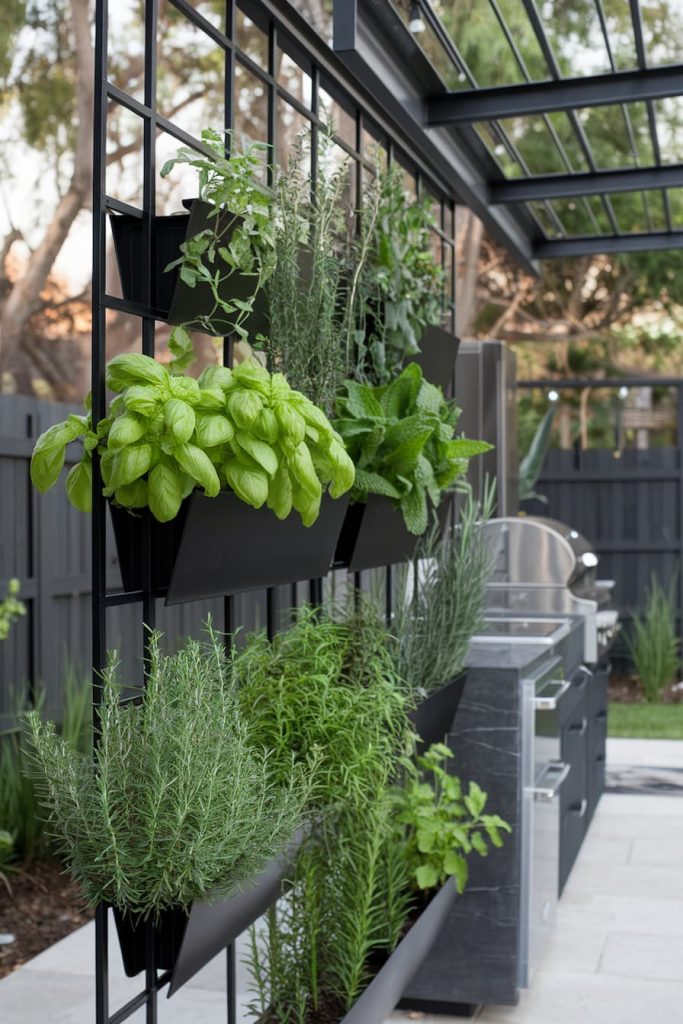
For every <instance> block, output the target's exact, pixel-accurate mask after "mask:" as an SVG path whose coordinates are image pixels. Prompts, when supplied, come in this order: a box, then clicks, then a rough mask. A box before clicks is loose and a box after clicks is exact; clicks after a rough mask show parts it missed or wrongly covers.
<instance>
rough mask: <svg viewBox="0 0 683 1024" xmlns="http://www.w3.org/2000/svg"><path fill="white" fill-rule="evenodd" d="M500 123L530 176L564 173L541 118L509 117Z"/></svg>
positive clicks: (561, 161) (562, 164)
mask: <svg viewBox="0 0 683 1024" xmlns="http://www.w3.org/2000/svg"><path fill="white" fill-rule="evenodd" d="M500 123H501V126H502V127H503V128H504V129H505V131H506V132H507V134H508V136H509V137H510V139H511V140H512V142H513V143H514V145H515V146H516V147H517V150H518V151H519V153H520V155H521V157H522V159H523V160H524V161H525V163H526V165H527V167H528V168H529V173H530V174H554V173H561V172H562V171H566V169H567V168H566V166H565V163H564V161H563V159H562V157H561V155H560V151H559V150H558V148H557V146H556V145H555V142H554V140H553V137H552V135H551V133H550V131H549V130H548V127H547V125H546V123H545V121H544V120H543V118H541V117H511V118H506V120H504V121H501V122H500Z"/></svg>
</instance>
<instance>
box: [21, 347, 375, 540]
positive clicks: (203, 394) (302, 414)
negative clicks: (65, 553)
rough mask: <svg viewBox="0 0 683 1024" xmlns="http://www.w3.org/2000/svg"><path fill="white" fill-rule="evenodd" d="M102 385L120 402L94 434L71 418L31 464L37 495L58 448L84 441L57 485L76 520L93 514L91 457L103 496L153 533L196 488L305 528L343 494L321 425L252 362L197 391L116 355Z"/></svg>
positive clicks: (156, 367) (138, 359)
mask: <svg viewBox="0 0 683 1024" xmlns="http://www.w3.org/2000/svg"><path fill="white" fill-rule="evenodd" d="M107 383H108V385H109V387H110V388H111V389H112V390H113V391H115V392H118V395H117V397H116V398H115V399H114V402H113V403H112V405H111V409H110V415H109V417H108V418H107V419H105V420H103V421H102V422H101V423H100V424H98V427H97V430H93V427H92V421H91V414H90V412H88V413H87V414H86V415H85V416H70V417H69V419H68V420H67V421H66V422H65V423H59V424H57V425H56V426H54V427H50V429H49V430H48V431H47V432H46V433H45V434H43V435H41V437H39V438H38V441H37V443H36V447H35V449H34V453H33V458H32V460H31V479H32V480H33V483H34V485H35V486H36V487H37V488H38V490H39V491H46V490H48V489H49V488H50V487H52V486H53V485H54V484H55V483H56V481H57V479H58V477H59V474H60V472H61V469H62V467H63V465H64V456H65V451H66V446H67V445H68V444H69V443H71V441H73V440H76V439H77V438H80V439H81V440H82V442H83V454H82V457H81V461H80V462H79V463H78V465H76V466H75V467H74V468H73V469H72V470H71V471H70V473H69V476H68V478H67V494H68V497H69V500H70V501H71V503H72V505H74V506H75V507H76V508H78V509H81V511H84V512H88V511H90V508H91V501H92V498H91V494H92V466H91V463H92V453H93V451H94V450H95V449H97V450H98V451H99V454H100V456H101V470H102V479H103V481H104V494H105V495H106V496H107V497H111V498H113V500H114V501H115V502H116V503H117V504H118V505H121V506H123V507H125V508H131V509H136V508H144V507H149V508H150V510H151V512H152V514H153V515H154V517H155V518H156V519H158V520H159V521H160V522H167V521H169V520H171V519H173V518H175V516H176V515H177V514H178V510H179V508H180V505H181V503H182V501H183V499H184V498H185V497H187V495H189V494H190V493H191V492H192V491H193V489H194V488H195V487H201V488H202V489H203V491H204V493H205V494H206V495H207V496H208V497H215V496H216V495H217V494H218V493H219V492H220V490H221V488H222V487H225V486H227V487H229V488H231V489H232V490H233V491H234V492H235V494H237V496H238V497H239V498H240V499H241V500H242V501H244V502H246V503H247V504H249V505H252V506H253V507H254V508H260V507H261V506H262V505H264V504H266V503H267V504H268V507H269V508H271V509H272V510H273V511H274V512H275V514H276V515H277V516H278V518H280V519H284V518H286V516H288V515H289V514H290V512H291V510H292V509H295V510H296V511H297V512H298V513H299V514H300V516H301V519H302V521H303V523H304V524H305V525H306V526H310V525H312V523H314V522H315V520H316V519H317V518H318V514H319V512H320V503H321V500H322V495H323V493H324V491H325V490H326V489H327V488H328V487H329V490H330V494H331V495H332V497H333V498H338V497H340V496H341V495H342V494H345V493H346V491H348V490H349V489H350V488H351V487H352V486H353V482H354V479H355V471H354V467H353V463H352V462H351V459H350V458H349V456H348V454H347V452H346V450H345V447H344V443H343V441H342V439H341V437H340V436H339V434H337V433H336V431H335V430H334V429H333V428H332V425H331V424H330V422H329V420H328V419H327V417H326V416H325V415H324V413H323V412H322V411H321V410H320V409H318V408H316V407H315V406H314V405H312V403H311V402H310V401H309V400H308V399H307V398H305V397H304V395H302V394H301V393H300V392H298V391H293V390H292V389H291V388H290V386H289V384H288V383H287V381H286V379H285V378H284V376H283V375H282V374H280V373H276V374H272V375H271V374H269V373H268V372H267V371H266V370H264V369H263V367H262V366H260V365H259V364H258V363H257V362H255V361H254V362H246V363H241V364H240V365H239V366H237V367H236V368H235V369H234V370H230V369H228V368H227V367H222V366H211V367H208V368H207V369H206V370H205V371H204V372H203V373H202V375H201V376H200V378H199V380H198V381H197V380H194V379H193V378H191V377H179V376H177V375H174V374H172V373H170V372H169V370H167V369H166V368H165V367H164V366H161V365H160V364H159V363H157V362H155V360H154V359H151V358H149V357H148V356H141V355H136V354H133V355H121V356H116V357H115V358H114V359H112V361H111V362H110V363H109V366H108V368H107Z"/></svg>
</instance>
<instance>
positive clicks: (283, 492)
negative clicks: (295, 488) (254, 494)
mask: <svg viewBox="0 0 683 1024" xmlns="http://www.w3.org/2000/svg"><path fill="white" fill-rule="evenodd" d="M268 508H269V509H272V511H273V512H274V513H275V515H276V516H277V517H278V519H286V518H287V516H288V515H289V513H290V512H291V511H292V478H291V477H290V475H289V470H288V469H287V466H286V465H285V464H284V462H283V463H281V464H280V466H279V467H278V471H277V473H276V474H275V476H274V477H273V478H272V480H271V481H270V485H269V487H268Z"/></svg>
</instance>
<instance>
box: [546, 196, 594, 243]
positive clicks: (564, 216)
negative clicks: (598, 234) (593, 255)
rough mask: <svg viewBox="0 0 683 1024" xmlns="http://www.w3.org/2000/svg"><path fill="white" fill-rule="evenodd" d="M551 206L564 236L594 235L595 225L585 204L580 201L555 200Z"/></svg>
mask: <svg viewBox="0 0 683 1024" xmlns="http://www.w3.org/2000/svg"><path fill="white" fill-rule="evenodd" d="M552 205H553V209H554V210H555V213H556V214H557V216H558V217H559V218H560V221H561V223H562V227H563V228H564V232H565V234H566V235H594V234H595V225H594V223H593V221H592V220H591V217H590V214H589V212H588V209H587V207H586V204H585V203H584V202H582V201H581V200H580V199H556V200H554V201H553V204H552Z"/></svg>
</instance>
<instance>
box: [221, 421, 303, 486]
mask: <svg viewBox="0 0 683 1024" xmlns="http://www.w3.org/2000/svg"><path fill="white" fill-rule="evenodd" d="M236 440H237V443H238V444H239V446H240V448H242V449H243V450H244V451H245V452H246V453H247V455H250V456H251V458H252V459H253V460H254V462H257V463H258V464H259V466H260V467H261V469H264V470H265V471H266V473H267V474H268V476H275V474H276V473H277V470H278V464H279V463H278V457H277V455H276V454H275V452H274V451H273V449H272V448H271V447H270V445H268V444H266V442H265V441H259V440H258V439H257V438H255V437H252V436H251V434H248V433H247V432H246V431H245V430H238V431H237V434H236ZM306 450H307V451H308V449H306Z"/></svg>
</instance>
